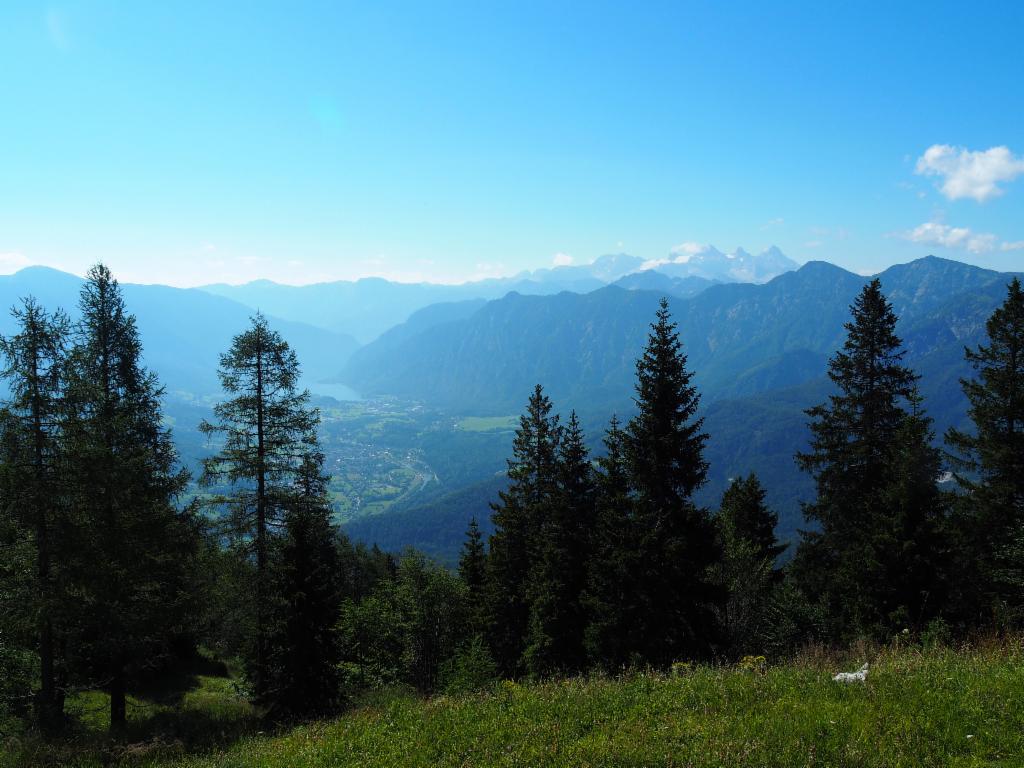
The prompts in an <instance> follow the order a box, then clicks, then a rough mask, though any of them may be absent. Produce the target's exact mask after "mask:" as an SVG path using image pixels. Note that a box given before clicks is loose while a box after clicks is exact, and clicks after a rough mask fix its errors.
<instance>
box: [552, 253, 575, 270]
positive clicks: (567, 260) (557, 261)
mask: <svg viewBox="0 0 1024 768" xmlns="http://www.w3.org/2000/svg"><path fill="white" fill-rule="evenodd" d="M551 263H552V264H554V265H555V266H556V267H568V266H569V265H570V264H572V256H570V255H569V254H568V253H561V252H559V253H556V254H555V255H554V257H553V258H552V259H551Z"/></svg>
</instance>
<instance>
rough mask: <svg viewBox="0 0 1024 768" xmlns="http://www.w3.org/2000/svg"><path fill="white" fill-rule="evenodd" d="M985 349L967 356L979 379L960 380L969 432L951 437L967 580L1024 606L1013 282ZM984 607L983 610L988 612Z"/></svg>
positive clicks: (1018, 324)
mask: <svg viewBox="0 0 1024 768" xmlns="http://www.w3.org/2000/svg"><path fill="white" fill-rule="evenodd" d="M985 330H986V334H987V336H988V343H987V344H982V345H979V346H978V348H977V349H966V350H965V354H966V357H967V362H968V363H970V364H971V366H972V367H973V368H974V370H975V371H976V372H977V376H976V378H973V379H963V380H961V387H962V388H963V391H964V394H965V395H966V396H967V400H968V403H969V407H968V415H969V416H970V419H971V422H972V423H973V425H974V429H973V431H972V432H970V433H968V432H964V431H961V430H957V429H950V430H949V431H948V432H947V433H946V441H947V443H948V444H949V446H950V448H951V449H952V451H953V452H954V456H953V457H952V458H953V459H954V467H955V469H956V470H957V471H956V480H957V483H958V484H959V486H960V487H961V488H962V489H963V491H964V492H965V494H966V496H967V504H966V506H967V510H968V512H967V514H966V516H965V517H966V520H964V527H965V528H967V530H968V534H969V535H968V541H969V542H970V545H969V555H968V560H969V562H970V564H971V567H970V571H969V572H968V574H962V575H964V576H967V575H969V574H970V573H971V572H973V573H975V574H977V575H978V576H980V577H981V580H982V583H981V584H979V585H977V586H976V587H975V588H974V590H973V591H974V592H975V593H980V594H982V595H984V596H985V597H986V598H987V599H988V600H989V601H991V600H992V599H997V600H1002V601H1006V602H1008V603H1010V605H1011V607H1015V608H1019V607H1020V606H1021V605H1022V604H1024V598H1022V596H1021V590H1020V582H1021V580H1022V578H1021V577H1022V576H1024V550H1022V549H1021V547H1020V546H1019V543H1020V539H1021V536H1022V535H1024V289H1022V287H1021V283H1020V280H1018V279H1017V278H1014V279H1013V280H1012V281H1011V282H1010V284H1009V285H1008V286H1007V292H1006V300H1005V301H1004V302H1003V304H1002V306H1000V307H999V308H998V309H996V311H995V312H994V313H993V314H992V316H991V317H990V318H989V320H988V322H987V323H986V326H985ZM986 607H988V606H986Z"/></svg>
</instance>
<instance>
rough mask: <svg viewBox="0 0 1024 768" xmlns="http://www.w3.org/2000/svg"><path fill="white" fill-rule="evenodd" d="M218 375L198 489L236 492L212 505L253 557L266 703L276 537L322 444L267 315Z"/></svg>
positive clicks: (254, 659)
mask: <svg viewBox="0 0 1024 768" xmlns="http://www.w3.org/2000/svg"><path fill="white" fill-rule="evenodd" d="M218 375H219V376H220V381H221V386H222V387H223V388H224V392H225V393H226V394H227V395H228V399H227V400H225V401H223V402H221V403H218V404H217V405H216V406H215V407H214V416H215V417H216V422H215V423H213V422H208V421H203V423H202V424H201V425H200V429H201V430H202V431H203V432H204V433H205V434H206V435H208V436H211V437H213V436H218V437H220V438H221V439H222V440H223V442H222V444H221V445H220V449H219V451H218V452H217V453H216V454H215V455H213V456H211V457H210V458H208V459H205V460H204V462H203V474H202V477H201V478H200V482H201V483H202V484H204V485H206V486H219V487H221V488H223V487H224V486H225V485H229V486H231V490H230V492H229V493H220V494H218V495H216V496H214V502H215V503H218V504H222V505H225V506H226V507H227V509H228V510H229V512H230V514H229V520H230V523H231V525H232V527H233V528H234V530H235V531H236V532H237V533H238V534H239V538H238V540H239V541H241V542H243V546H244V550H245V554H249V553H251V554H252V555H253V557H254V561H255V566H256V571H255V585H254V595H253V601H252V609H253V618H254V622H253V623H254V629H253V633H254V637H253V638H252V647H251V651H250V653H249V659H248V667H249V674H250V676H251V678H252V681H253V684H254V691H255V693H256V696H257V698H263V697H264V696H265V694H266V693H267V690H268V688H267V683H268V681H267V679H266V677H267V675H266V673H267V668H266V662H267V659H266V656H267V634H268V629H269V628H268V622H267V613H268V607H269V600H270V597H271V592H270V584H269V556H270V548H271V543H272V542H271V539H270V537H271V536H272V535H274V533H275V532H278V531H280V529H281V526H282V525H283V523H284V517H285V514H286V512H287V510H288V505H289V503H290V501H291V499H292V498H293V495H294V494H293V489H294V487H295V484H296V482H297V481H298V480H299V478H300V477H301V472H300V467H301V463H302V461H303V459H304V458H305V457H306V456H307V454H308V453H309V451H310V449H311V448H312V447H313V446H315V444H316V433H315V429H316V425H317V422H318V418H319V417H318V414H317V413H316V411H315V410H314V409H312V408H310V407H309V392H308V391H306V390H302V391H300V390H299V389H298V380H299V361H298V358H297V357H296V355H295V352H294V351H293V350H292V349H291V347H289V346H288V343H287V342H286V341H285V340H284V339H282V338H281V336H280V334H278V333H277V332H276V331H274V330H272V329H271V328H270V326H269V325H268V324H267V321H266V318H264V317H263V315H261V314H257V315H256V316H255V317H253V318H252V321H251V324H250V327H249V328H248V329H247V330H245V331H243V332H242V333H240V334H238V335H237V336H235V338H234V339H233V341H232V344H231V348H230V349H229V350H228V351H227V352H226V353H224V354H223V355H221V358H220V368H219V370H218Z"/></svg>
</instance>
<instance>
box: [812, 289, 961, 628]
mask: <svg viewBox="0 0 1024 768" xmlns="http://www.w3.org/2000/svg"><path fill="white" fill-rule="evenodd" d="M851 313H852V319H851V320H850V321H849V322H848V323H847V324H846V330H847V339H846V341H845V343H844V345H843V348H842V350H841V351H839V352H837V353H836V354H835V355H834V356H833V357H832V358H831V359H830V361H829V370H828V375H829V378H830V379H831V380H832V382H833V383H834V384H835V386H836V390H837V391H836V393H835V394H833V395H831V396H830V397H829V401H828V403H826V404H822V405H818V406H815V407H814V408H811V409H810V410H809V411H808V412H807V413H808V415H809V416H810V417H811V423H810V429H811V446H810V450H809V451H808V452H806V453H801V454H799V455H798V456H797V462H798V464H799V465H800V466H801V468H803V469H804V470H805V471H808V472H810V473H811V474H812V475H813V476H814V479H815V483H816V486H817V492H818V493H817V499H816V501H814V502H813V503H811V504H807V505H805V507H804V514H805V517H806V518H807V519H808V520H809V521H814V522H816V523H817V524H818V525H819V526H820V530H819V531H815V532H804V533H803V541H802V543H801V546H800V549H799V551H798V556H797V562H796V568H797V571H798V573H799V574H800V578H801V583H802V585H803V587H804V589H805V590H806V591H807V593H808V594H811V595H817V596H820V597H821V599H822V600H823V602H824V604H825V606H826V609H827V612H828V615H829V616H830V620H831V623H832V632H833V634H834V635H836V636H839V637H844V636H850V635H852V634H854V633H858V632H868V633H879V632H885V631H888V630H889V629H892V628H894V627H895V628H896V629H899V626H896V625H901V626H904V627H905V626H906V624H907V622H915V621H921V620H922V619H923V618H924V616H923V615H922V613H921V611H922V610H923V608H924V606H925V604H926V603H927V602H928V601H929V594H930V593H931V592H932V591H933V590H932V586H930V585H927V584H920V583H917V584H915V586H914V589H915V590H917V594H914V595H909V596H908V595H906V594H905V593H904V594H900V590H899V589H896V588H895V587H896V586H897V585H898V584H899V583H900V582H901V580H902V581H903V582H904V583H908V580H907V576H908V574H909V573H910V570H908V568H912V570H913V571H914V573H916V574H920V573H921V569H920V568H919V566H918V565H914V566H910V565H909V561H908V560H907V558H905V557H904V556H903V554H901V553H904V552H905V551H906V549H907V548H908V547H914V546H920V547H925V548H928V549H927V550H925V551H918V552H917V553H915V555H914V557H913V561H914V562H915V563H919V560H920V558H924V559H925V561H926V562H930V563H934V561H935V559H936V553H935V552H933V551H930V548H931V547H932V544H933V542H935V540H936V537H935V535H934V534H933V531H934V530H935V529H937V527H938V526H939V525H940V524H941V513H942V510H941V508H940V507H939V506H938V505H937V503H936V502H937V495H936V494H934V493H933V492H930V491H928V489H929V488H931V487H932V486H934V484H935V483H936V482H937V479H938V476H937V475H938V473H937V470H936V469H935V468H936V467H937V461H938V454H937V452H936V451H935V449H934V448H932V447H931V446H930V445H929V444H928V437H929V435H930V429H929V422H928V420H927V419H926V417H924V416H923V414H922V413H921V409H920V400H919V398H918V395H917V388H916V382H917V376H916V375H915V374H914V373H913V371H911V370H910V369H909V368H907V367H906V366H904V365H903V363H902V358H903V351H902V349H901V343H900V340H899V338H898V337H897V335H896V315H895V314H894V313H893V311H892V307H891V305H890V304H889V302H888V301H887V300H886V298H885V296H884V295H883V294H882V289H881V284H880V282H879V281H878V280H877V279H876V280H872V281H871V282H870V283H869V284H868V285H867V286H865V287H864V289H863V291H861V293H860V294H859V295H858V297H857V299H856V300H855V302H854V304H853V306H852V307H851ZM933 470H935V472H934V474H932V472H933ZM901 473H902V474H901ZM922 473H923V474H922ZM912 475H913V476H912ZM901 483H903V486H902V488H901V487H900V484H901ZM912 489H913V491H914V492H913V493H909V491H911V490H912ZM925 570H927V569H925ZM933 575H934V574H933Z"/></svg>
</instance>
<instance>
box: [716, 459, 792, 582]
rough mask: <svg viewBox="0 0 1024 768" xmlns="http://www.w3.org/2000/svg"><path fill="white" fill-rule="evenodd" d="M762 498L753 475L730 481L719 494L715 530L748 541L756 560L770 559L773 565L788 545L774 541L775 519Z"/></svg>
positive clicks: (756, 477)
mask: <svg viewBox="0 0 1024 768" xmlns="http://www.w3.org/2000/svg"><path fill="white" fill-rule="evenodd" d="M765 496H766V492H765V489H764V486H763V485H761V480H760V479H759V478H758V476H757V475H755V474H754V473H751V474H749V475H747V476H746V477H740V478H737V479H736V480H734V481H733V482H732V483H730V484H729V487H728V488H726V489H725V493H724V494H722V504H721V507H720V508H719V513H718V517H719V529H720V530H724V529H725V528H727V529H728V533H729V535H730V536H733V537H735V538H737V539H743V540H744V541H747V542H749V543H750V544H751V545H752V546H753V547H754V552H755V554H756V555H757V557H759V558H762V559H767V560H770V561H771V562H772V564H773V566H774V563H775V560H776V558H777V557H778V556H779V555H781V554H782V553H783V552H784V551H785V550H786V547H787V546H788V545H787V544H780V543H779V540H778V539H777V538H775V526H776V525H778V523H779V516H778V515H777V514H776V513H775V512H773V511H772V510H771V509H769V508H768V504H767V502H766V501H765Z"/></svg>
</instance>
